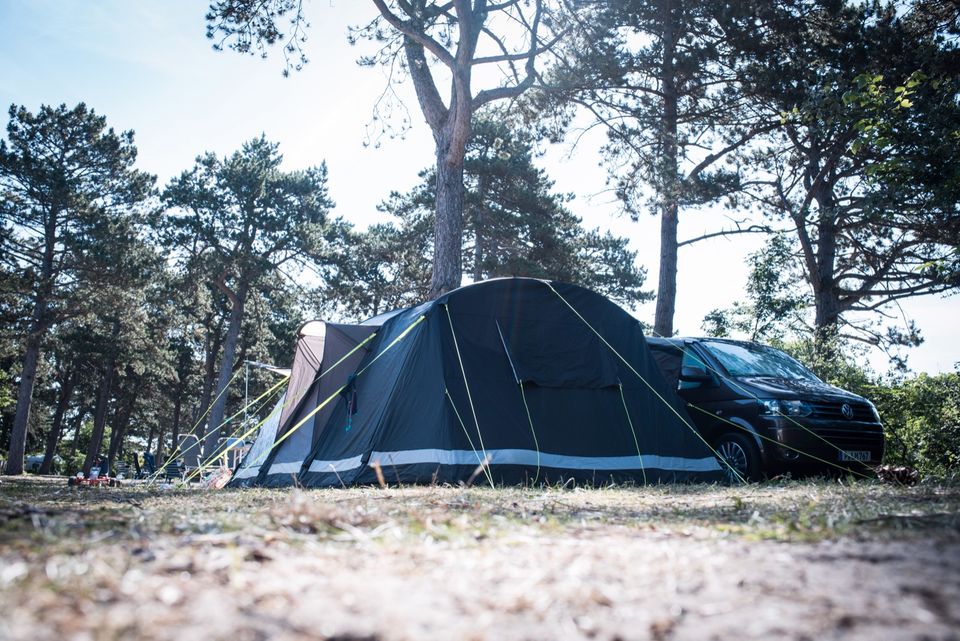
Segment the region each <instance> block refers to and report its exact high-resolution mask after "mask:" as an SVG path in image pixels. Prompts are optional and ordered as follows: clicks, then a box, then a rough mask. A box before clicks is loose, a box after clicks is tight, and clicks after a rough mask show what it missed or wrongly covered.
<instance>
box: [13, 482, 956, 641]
mask: <svg viewBox="0 0 960 641" xmlns="http://www.w3.org/2000/svg"><path fill="white" fill-rule="evenodd" d="M0 639H4V640H6V639H24V640H26V639H30V640H45V639H56V640H68V641H70V640H77V641H81V640H97V641H99V640H106V639H145V640H152V639H177V640H182V641H191V640H194V639H196V640H198V641H199V640H201V639H203V640H219V639H224V640H230V641H245V640H248V639H250V640H253V639H336V640H340V641H347V640H351V641H361V640H369V641H373V640H376V641H387V640H396V641H399V640H414V639H444V640H447V639H464V640H481V639H490V640H501V639H505V640H521V639H531V640H532V639H545V640H546V639H603V640H611V641H612V640H615V639H617V640H622V641H627V640H634V639H636V640H640V639H653V640H655V641H663V640H667V639H671V640H674V639H675V640H678V641H679V640H685V639H689V640H694V639H696V640H704V639H707V640H710V639H718V640H725V639H796V640H800V639H810V640H814V639H816V640H821V639H844V640H846V639H871V640H873V639H885V640H896V639H917V640H921V639H923V640H933V639H940V640H948V639H952V640H960V486H956V485H946V486H944V485H920V486H917V487H913V488H904V487H895V486H891V485H881V484H878V483H855V484H852V485H851V484H845V483H838V482H832V483H827V482H783V483H767V484H763V485H754V486H749V487H740V488H723V487H712V486H660V487H648V488H605V489H570V488H550V489H520V488H508V489H498V490H492V489H490V488H478V487H475V488H453V487H401V488H388V489H380V488H360V489H351V490H317V491H297V490H286V491H267V490H243V491H229V490H228V491H219V492H217V491H204V490H199V489H185V490H184V489H181V490H178V489H170V488H167V489H164V488H160V487H157V486H152V487H147V486H125V487H123V488H118V489H116V488H115V489H100V490H90V489H86V490H83V489H81V490H77V489H68V488H67V487H66V482H65V481H64V480H63V479H39V478H29V479H28V478H23V479H8V478H4V479H3V480H2V481H0Z"/></svg>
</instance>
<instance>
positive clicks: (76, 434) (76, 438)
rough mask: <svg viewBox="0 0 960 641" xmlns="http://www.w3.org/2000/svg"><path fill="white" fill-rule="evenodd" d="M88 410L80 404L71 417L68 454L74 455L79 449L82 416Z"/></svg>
mask: <svg viewBox="0 0 960 641" xmlns="http://www.w3.org/2000/svg"><path fill="white" fill-rule="evenodd" d="M89 410H90V408H88V407H83V406H81V407H80V408H79V409H78V410H77V416H76V417H75V418H74V419H73V445H71V446H70V456H71V457H72V456H76V454H77V450H79V449H80V430H81V429H83V418H84V417H85V416H86V415H87V412H88V411H89Z"/></svg>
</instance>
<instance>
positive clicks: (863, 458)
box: [840, 450, 870, 463]
mask: <svg viewBox="0 0 960 641" xmlns="http://www.w3.org/2000/svg"><path fill="white" fill-rule="evenodd" d="M840 460H841V461H859V462H860V463H869V462H870V452H868V451H866V450H842V451H841V452H840Z"/></svg>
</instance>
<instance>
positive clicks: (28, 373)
mask: <svg viewBox="0 0 960 641" xmlns="http://www.w3.org/2000/svg"><path fill="white" fill-rule="evenodd" d="M34 318H36V316H35V317H34ZM39 360H40V336H39V334H38V333H36V332H34V331H31V332H30V337H29V338H28V339H27V349H26V352H25V353H24V355H23V366H22V367H21V368H20V386H19V388H18V390H17V412H16V414H15V415H14V418H13V427H12V429H11V430H10V449H9V450H8V451H7V467H6V469H5V470H4V474H9V475H16V474H23V455H24V454H25V452H26V449H27V425H28V423H29V421H30V405H31V401H32V399H33V386H34V383H35V382H36V379H37V362H38V361H39Z"/></svg>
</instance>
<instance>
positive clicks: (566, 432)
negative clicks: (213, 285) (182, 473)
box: [232, 278, 722, 487]
mask: <svg viewBox="0 0 960 641" xmlns="http://www.w3.org/2000/svg"><path fill="white" fill-rule="evenodd" d="M380 323H382V324H380ZM692 426H693V422H692V421H691V419H690V418H689V416H687V414H686V411H685V410H684V407H683V403H682V402H681V401H680V400H679V399H678V398H677V396H676V394H675V393H674V391H673V390H672V389H670V388H669V387H668V386H667V384H666V383H665V382H664V381H663V378H662V376H661V375H660V373H659V371H658V369H657V366H656V364H655V363H654V361H653V359H652V357H651V354H650V351H649V350H648V348H647V345H646V341H645V340H644V337H643V331H642V329H641V327H640V324H639V323H638V322H637V321H636V319H634V318H633V317H631V316H630V315H629V314H627V313H626V312H625V311H623V310H622V309H621V308H620V307H618V306H617V305H615V304H614V303H612V302H610V301H609V300H607V299H606V298H604V297H603V296H601V295H599V294H597V293H595V292H591V291H589V290H586V289H583V288H581V287H576V286H573V285H567V284H562V283H554V282H549V281H542V280H536V279H529V278H505V279H497V280H491V281H485V282H482V283H477V284H474V285H468V286H466V287H461V288H460V289H457V290H455V291H453V292H450V293H448V294H446V295H444V296H442V297H440V298H438V299H437V300H434V301H430V302H428V303H425V304H423V305H420V306H419V307H415V308H411V309H408V310H403V311H400V312H396V313H394V314H388V315H385V316H381V317H377V318H376V319H371V321H368V323H366V324H363V325H335V324H331V323H319V322H314V323H310V324H308V325H306V326H305V327H304V328H303V330H302V331H301V337H300V342H299V344H298V345H297V352H296V355H295V358H294V364H293V375H292V376H291V380H290V384H289V387H288V389H287V393H286V398H285V401H284V404H283V406H282V413H281V416H280V419H279V420H278V422H277V426H276V428H274V429H268V428H267V426H265V428H264V429H262V430H261V433H260V436H259V437H258V439H257V442H256V443H255V445H254V447H253V450H252V451H251V454H250V455H249V456H248V457H247V460H246V461H245V462H244V466H241V469H240V470H238V473H237V474H236V476H235V478H234V480H233V481H232V483H233V484H234V485H239V486H242V485H269V486H283V485H292V484H298V485H303V486H308V487H329V486H341V485H353V484H365V483H375V482H377V480H378V473H379V474H381V475H382V476H383V477H385V478H386V480H387V481H388V482H403V483H422V482H439V483H444V482H459V481H463V480H467V479H470V478H475V477H476V476H477V470H478V468H482V470H483V474H484V476H485V477H486V479H487V480H488V481H490V482H492V483H525V482H548V483H554V482H560V481H563V480H566V479H570V478H573V479H577V480H578V481H583V482H590V483H604V482H610V481H614V482H623V481H635V482H638V483H660V482H672V481H694V480H705V481H712V480H720V479H721V477H722V474H721V469H720V465H719V463H718V462H717V460H716V458H715V457H714V456H713V453H712V452H711V451H710V449H709V448H708V447H707V446H706V444H705V443H704V442H703V441H702V440H701V439H700V437H699V436H698V435H697V434H696V432H695V431H694V429H693V427H692ZM264 440H265V442H267V443H269V444H270V445H269V446H264V445H262V444H261V441H264ZM264 450H269V452H268V453H267V454H265V455H264V454H262V452H263V451H264ZM254 452H259V453H258V454H254Z"/></svg>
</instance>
